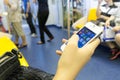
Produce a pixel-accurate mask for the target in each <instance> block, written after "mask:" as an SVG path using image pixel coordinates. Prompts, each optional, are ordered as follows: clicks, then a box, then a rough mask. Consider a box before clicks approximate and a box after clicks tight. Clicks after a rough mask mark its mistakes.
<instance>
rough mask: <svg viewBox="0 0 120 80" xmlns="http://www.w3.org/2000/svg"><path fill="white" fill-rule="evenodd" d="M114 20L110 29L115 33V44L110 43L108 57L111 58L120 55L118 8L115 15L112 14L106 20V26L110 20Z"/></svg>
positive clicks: (119, 18) (119, 12)
mask: <svg viewBox="0 0 120 80" xmlns="http://www.w3.org/2000/svg"><path fill="white" fill-rule="evenodd" d="M111 21H114V22H115V24H116V25H115V26H113V28H112V30H113V31H114V32H115V33H116V34H115V43H116V44H117V46H116V45H113V44H112V45H111V46H112V47H111V46H110V47H111V48H112V51H113V52H112V57H111V58H110V59H111V60H114V59H117V58H118V56H119V55H120V8H119V10H118V12H117V13H116V14H115V15H112V16H111V17H110V18H109V19H108V20H107V21H106V26H107V27H109V26H110V24H111V23H110V22H111Z"/></svg>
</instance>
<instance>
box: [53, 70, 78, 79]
mask: <svg viewBox="0 0 120 80" xmlns="http://www.w3.org/2000/svg"><path fill="white" fill-rule="evenodd" d="M75 77H76V76H74V74H73V72H71V71H70V70H68V71H66V70H57V72H56V74H55V76H54V78H53V80H74V79H75Z"/></svg>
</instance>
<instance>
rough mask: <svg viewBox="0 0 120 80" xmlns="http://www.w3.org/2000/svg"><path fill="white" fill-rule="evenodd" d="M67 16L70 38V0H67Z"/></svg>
mask: <svg viewBox="0 0 120 80" xmlns="http://www.w3.org/2000/svg"><path fill="white" fill-rule="evenodd" d="M67 18H68V19H67V30H68V38H70V0H67Z"/></svg>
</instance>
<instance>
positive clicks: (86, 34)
mask: <svg viewBox="0 0 120 80" xmlns="http://www.w3.org/2000/svg"><path fill="white" fill-rule="evenodd" d="M77 34H78V36H79V41H78V47H79V48H81V47H83V46H84V45H85V44H86V43H87V42H88V41H89V40H91V39H92V38H93V37H94V36H95V33H94V32H93V31H91V30H89V29H88V28H86V27H84V28H82V29H81V30H80V31H79V32H78V33H77Z"/></svg>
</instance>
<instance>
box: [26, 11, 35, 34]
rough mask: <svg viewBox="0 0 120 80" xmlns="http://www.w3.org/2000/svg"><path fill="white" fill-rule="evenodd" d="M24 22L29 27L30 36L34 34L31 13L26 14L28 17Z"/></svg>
mask: <svg viewBox="0 0 120 80" xmlns="http://www.w3.org/2000/svg"><path fill="white" fill-rule="evenodd" d="M26 20H27V23H28V25H29V27H30V31H31V34H33V33H34V34H36V30H35V26H34V24H33V22H32V14H31V13H28V17H27V18H26Z"/></svg>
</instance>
